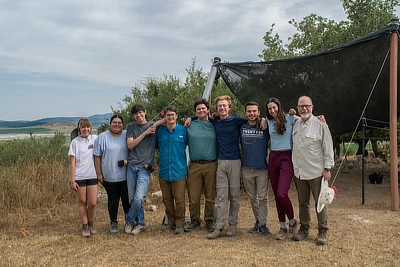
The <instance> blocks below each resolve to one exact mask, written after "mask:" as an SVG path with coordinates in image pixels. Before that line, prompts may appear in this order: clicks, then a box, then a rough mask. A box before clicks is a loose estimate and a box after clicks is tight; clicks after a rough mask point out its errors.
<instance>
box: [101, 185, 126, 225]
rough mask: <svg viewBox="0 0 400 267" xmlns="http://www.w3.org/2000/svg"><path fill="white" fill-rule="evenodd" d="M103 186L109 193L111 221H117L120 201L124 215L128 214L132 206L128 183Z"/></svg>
mask: <svg viewBox="0 0 400 267" xmlns="http://www.w3.org/2000/svg"><path fill="white" fill-rule="evenodd" d="M103 186H104V188H105V189H106V191H107V197H108V214H109V215H110V220H111V221H117V217H118V207H119V200H120V199H121V202H122V208H123V209H124V213H125V214H126V213H128V212H129V209H130V207H131V205H130V204H129V199H128V186H127V184H126V181H122V182H115V183H110V182H107V181H104V182H103Z"/></svg>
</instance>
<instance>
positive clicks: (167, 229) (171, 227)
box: [161, 224, 175, 232]
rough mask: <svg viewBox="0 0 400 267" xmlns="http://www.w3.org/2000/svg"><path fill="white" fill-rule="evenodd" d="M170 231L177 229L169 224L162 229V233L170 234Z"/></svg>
mask: <svg viewBox="0 0 400 267" xmlns="http://www.w3.org/2000/svg"><path fill="white" fill-rule="evenodd" d="M170 230H175V227H174V226H172V225H169V224H164V225H163V227H162V228H161V231H162V232H168V231H170Z"/></svg>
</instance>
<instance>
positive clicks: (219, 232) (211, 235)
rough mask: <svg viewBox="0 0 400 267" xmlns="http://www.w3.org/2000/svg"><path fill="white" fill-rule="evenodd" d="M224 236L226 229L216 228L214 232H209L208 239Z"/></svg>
mask: <svg viewBox="0 0 400 267" xmlns="http://www.w3.org/2000/svg"><path fill="white" fill-rule="evenodd" d="M223 236H225V231H224V229H222V230H219V229H215V230H214V231H213V232H212V233H209V234H208V235H207V236H206V237H207V238H208V239H216V238H218V237H223Z"/></svg>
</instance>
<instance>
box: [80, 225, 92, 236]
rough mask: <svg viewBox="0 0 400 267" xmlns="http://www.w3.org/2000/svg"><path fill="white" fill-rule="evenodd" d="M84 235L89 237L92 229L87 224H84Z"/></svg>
mask: <svg viewBox="0 0 400 267" xmlns="http://www.w3.org/2000/svg"><path fill="white" fill-rule="evenodd" d="M82 236H83V237H89V236H90V230H89V226H88V225H87V224H83V225H82Z"/></svg>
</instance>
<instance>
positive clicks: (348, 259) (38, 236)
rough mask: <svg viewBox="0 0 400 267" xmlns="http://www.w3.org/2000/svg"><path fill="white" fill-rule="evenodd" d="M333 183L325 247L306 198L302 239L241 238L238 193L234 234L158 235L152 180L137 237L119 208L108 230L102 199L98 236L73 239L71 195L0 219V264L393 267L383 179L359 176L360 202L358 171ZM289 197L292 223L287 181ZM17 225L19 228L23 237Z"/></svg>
mask: <svg viewBox="0 0 400 267" xmlns="http://www.w3.org/2000/svg"><path fill="white" fill-rule="evenodd" d="M335 172H336V171H335ZM335 172H334V173H333V175H335ZM371 172H372V171H367V174H369V173H371ZM385 178H388V175H387V172H386V173H385ZM335 186H336V187H337V189H338V191H339V194H338V196H337V199H336V200H334V201H333V203H332V204H330V205H329V212H328V213H329V225H330V230H329V232H328V244H327V245H326V246H317V245H316V244H315V241H314V239H315V237H316V234H317V227H316V216H315V211H314V207H313V205H314V202H313V201H311V203H312V204H311V205H312V213H311V214H312V217H311V220H312V226H311V227H312V228H311V230H310V238H309V239H307V240H305V241H302V242H295V241H292V240H289V239H285V240H282V241H278V240H275V239H274V237H271V236H270V237H264V236H262V235H261V234H251V233H249V231H248V229H249V228H251V227H252V226H253V224H254V218H253V214H252V212H251V207H250V202H249V199H248V198H247V196H246V194H245V192H242V197H241V203H240V205H241V207H240V212H239V224H238V234H237V235H236V236H234V237H231V238H228V237H224V238H219V239H216V240H207V239H206V237H205V235H206V234H207V233H208V232H207V231H206V229H205V228H200V229H196V230H194V231H193V232H190V233H184V234H182V235H175V234H174V233H173V232H168V233H162V232H161V231H160V230H161V220H162V217H163V214H164V209H163V205H162V203H161V199H159V198H157V197H156V196H154V197H151V193H152V192H153V191H155V190H157V182H156V181H152V185H150V189H149V193H148V199H149V200H150V202H151V203H152V204H156V205H158V207H159V208H158V209H157V210H156V211H146V213H145V219H146V223H147V229H146V231H145V232H144V233H142V234H140V235H138V236H133V235H127V234H124V233H123V232H122V228H123V220H124V219H123V215H122V209H120V214H119V222H120V225H119V229H120V231H119V233H118V234H115V235H112V234H110V233H109V221H108V213H107V204H106V201H105V200H103V199H102V198H100V202H99V205H98V212H97V215H96V219H95V225H96V226H97V230H98V234H97V235H95V236H91V237H90V238H82V237H81V236H80V224H79V220H78V215H77V213H76V208H75V204H74V203H73V195H72V194H71V195H69V196H66V199H65V202H66V203H63V204H60V205H57V206H55V207H51V208H43V209H39V210H32V211H20V212H17V213H13V214H2V216H1V218H0V240H1V241H0V266H400V259H399V257H398V251H399V240H400V239H399V238H400V230H399V224H400V217H399V212H398V211H392V210H391V194H390V182H389V181H388V180H387V179H385V180H384V181H383V183H382V184H370V183H369V181H368V178H367V177H366V180H365V187H364V188H365V204H364V205H362V204H361V200H362V198H361V192H362V191H361V174H360V171H355V170H350V171H349V172H342V171H341V172H339V175H338V177H337V179H336V181H335ZM290 197H291V199H292V201H293V206H294V208H295V216H296V218H297V216H298V205H297V197H296V190H295V188H294V185H293V184H292V188H291V190H290ZM269 199H270V203H269V215H268V225H267V226H268V227H269V229H270V230H271V232H272V233H273V235H275V234H276V233H277V231H278V229H279V224H278V220H277V214H276V208H275V201H274V199H273V194H272V192H271V190H270V197H269ZM187 213H188V211H187ZM8 222H13V223H8ZM21 227H24V228H26V231H27V232H26V233H27V236H26V237H25V236H24V235H22V233H21V231H20V228H21Z"/></svg>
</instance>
